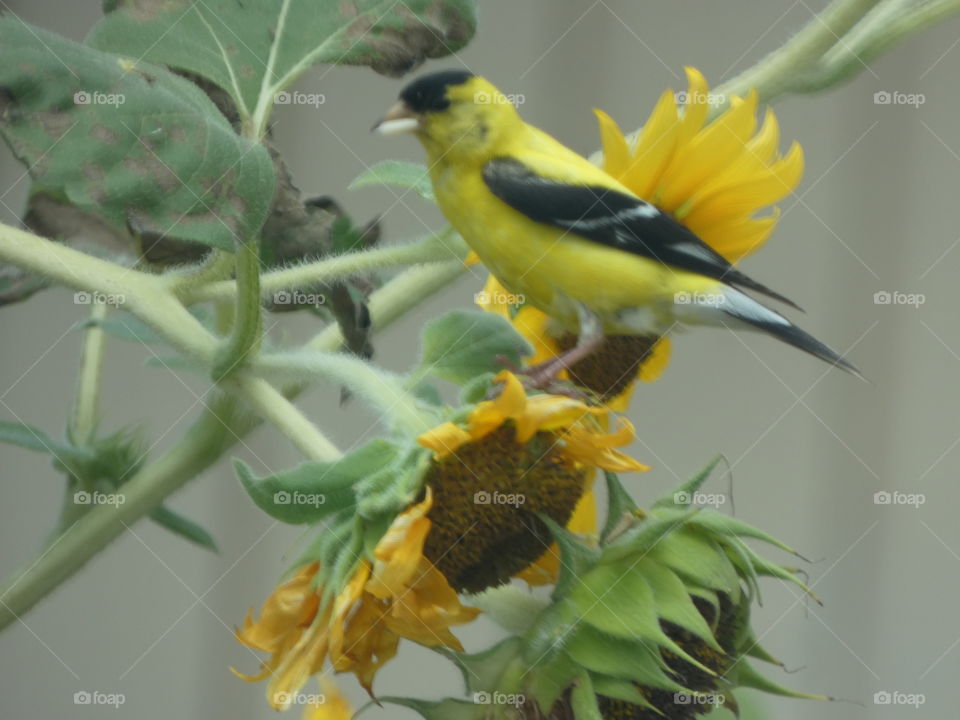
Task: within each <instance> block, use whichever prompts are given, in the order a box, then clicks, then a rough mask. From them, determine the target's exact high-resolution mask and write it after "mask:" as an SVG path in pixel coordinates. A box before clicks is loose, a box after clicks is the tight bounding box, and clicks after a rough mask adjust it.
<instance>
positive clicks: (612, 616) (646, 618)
mask: <svg viewBox="0 0 960 720" xmlns="http://www.w3.org/2000/svg"><path fill="white" fill-rule="evenodd" d="M570 599H571V600H572V601H573V602H574V603H575V604H576V605H577V609H578V610H579V615H580V617H582V618H583V621H584V622H585V623H587V624H589V625H592V626H593V627H595V628H597V630H600V631H602V632H604V633H606V634H607V635H613V636H617V637H620V638H623V639H625V640H630V639H636V640H642V641H647V642H649V643H651V644H655V645H658V646H660V647H663V648H665V649H667V650H670V651H671V652H673V653H675V654H676V655H678V656H680V657H682V658H683V659H684V660H686V661H687V662H689V663H691V664H692V665H695V666H696V667H698V668H700V670H701V671H703V672H705V673H707V674H710V675H712V674H713V672H712V671H711V670H710V669H708V668H707V667H705V666H703V665H702V664H701V663H700V662H699V661H698V660H696V659H695V658H693V657H691V656H690V655H688V654H687V653H686V651H685V650H683V648H681V647H680V646H679V645H677V644H676V643H675V642H674V641H673V640H671V639H670V638H669V637H667V635H666V633H664V632H663V629H662V628H661V627H660V617H659V616H658V614H657V610H658V598H657V597H656V596H655V595H654V594H653V591H652V590H651V589H650V586H649V584H648V583H647V581H646V579H645V578H644V576H643V567H642V566H639V564H638V563H636V562H621V563H618V564H617V565H599V566H597V567H595V568H594V569H593V570H591V571H590V572H589V573H587V574H586V575H584V576H583V578H581V581H580V583H579V584H578V585H577V586H576V588H574V590H573V591H572V592H571V593H570Z"/></svg>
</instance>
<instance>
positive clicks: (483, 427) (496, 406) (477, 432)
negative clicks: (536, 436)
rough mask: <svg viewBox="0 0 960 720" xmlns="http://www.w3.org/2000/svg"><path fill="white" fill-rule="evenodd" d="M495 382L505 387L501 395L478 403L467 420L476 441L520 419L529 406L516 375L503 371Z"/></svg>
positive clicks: (524, 391) (471, 434)
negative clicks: (508, 421)
mask: <svg viewBox="0 0 960 720" xmlns="http://www.w3.org/2000/svg"><path fill="white" fill-rule="evenodd" d="M493 380H494V382H497V383H501V384H502V385H503V389H502V390H501V391H500V394H499V395H497V397H496V398H495V399H494V400H485V401H484V402H481V403H478V404H477V406H476V407H475V408H474V409H473V412H471V413H470V417H469V418H468V420H467V422H468V423H469V424H470V437H471V438H473V439H474V440H479V439H481V438H483V437H486V436H487V435H489V434H490V433H492V432H493V431H494V430H496V429H497V428H498V427H500V426H501V425H503V423H504V422H506V421H507V420H509V419H511V418H514V417H518V416H519V415H520V414H522V413H523V410H524V408H525V407H526V406H527V393H526V390H524V389H523V383H521V382H520V380H519V378H517V376H516V375H514V374H513V373H512V372H509V371H508V370H503V371H501V372H500V373H498V374H497V375H496V377H494V379H493Z"/></svg>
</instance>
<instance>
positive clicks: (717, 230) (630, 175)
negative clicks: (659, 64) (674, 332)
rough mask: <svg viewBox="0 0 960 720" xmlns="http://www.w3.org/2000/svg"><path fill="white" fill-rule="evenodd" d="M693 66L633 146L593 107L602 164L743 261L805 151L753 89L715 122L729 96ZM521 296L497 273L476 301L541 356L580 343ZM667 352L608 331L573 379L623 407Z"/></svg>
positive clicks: (771, 219)
mask: <svg viewBox="0 0 960 720" xmlns="http://www.w3.org/2000/svg"><path fill="white" fill-rule="evenodd" d="M686 73H687V82H688V89H687V92H686V93H685V94H684V96H685V97H684V98H683V99H685V100H686V102H685V104H684V107H683V112H681V111H680V107H679V106H678V102H677V100H678V97H679V96H678V94H676V93H674V92H673V91H672V90H667V91H665V92H664V93H663V95H661V96H660V99H659V101H658V102H657V104H656V106H655V107H654V110H653V112H652V113H651V114H650V117H649V118H648V119H647V122H646V124H645V125H644V127H643V130H642V132H641V133H640V135H639V137H638V138H637V140H636V142H635V143H633V144H632V145H631V143H630V142H629V141H628V140H627V138H626V137H625V136H624V134H623V132H622V131H621V130H620V128H619V127H618V126H617V124H616V123H615V122H614V121H613V120H612V119H611V118H610V117H609V116H608V115H607V114H606V113H603V112H601V111H599V110H598V111H596V113H597V117H598V119H599V122H600V138H601V142H602V146H603V169H604V170H606V171H607V172H608V173H609V174H610V175H612V176H613V177H615V178H616V179H617V180H619V181H620V182H621V183H623V184H624V185H625V186H626V187H628V188H629V189H630V190H632V191H633V192H634V193H635V194H636V195H638V196H639V197H641V198H643V199H644V200H647V201H648V202H650V203H652V204H653V205H655V206H656V207H658V208H659V209H660V210H661V211H663V212H666V213H669V214H670V215H672V216H673V217H674V219H676V220H677V221H678V222H680V223H681V224H683V225H685V226H686V227H688V228H689V229H690V230H692V231H693V232H694V233H696V235H697V236H699V237H700V238H701V239H702V240H703V241H704V242H705V243H706V244H707V245H709V246H710V247H712V248H713V249H714V250H716V251H717V252H718V253H720V254H721V255H723V256H724V257H725V258H726V259H727V260H729V261H730V262H732V263H736V262H738V261H739V260H740V259H741V258H743V257H745V256H747V255H749V254H750V253H752V252H754V251H755V250H757V249H758V248H760V247H761V246H762V245H763V244H764V243H765V242H766V240H767V238H768V237H769V236H770V234H771V233H772V232H773V229H774V228H775V227H776V224H777V220H778V219H779V216H780V213H779V209H778V208H776V207H773V208H772V209H771V211H770V212H769V213H767V214H765V215H762V216H758V213H759V212H760V211H761V210H763V209H764V208H767V207H770V206H772V205H773V203H776V202H778V201H779V200H781V199H782V198H784V197H785V196H787V195H788V194H789V193H791V192H792V191H793V190H794V189H795V188H796V187H797V185H798V184H799V182H800V178H801V176H802V174H803V151H802V149H801V148H800V145H799V144H797V143H793V144H792V145H791V146H790V149H789V150H788V151H787V153H786V154H785V155H781V154H780V152H779V144H780V128H779V126H778V124H777V118H776V115H775V114H774V112H773V110H771V109H769V108H768V109H767V111H766V114H765V117H764V121H763V124H762V126H761V127H760V128H759V130H758V129H757V95H756V93H755V92H751V93H749V94H748V95H747V97H746V98H745V99H742V98H738V97H733V98H731V99H730V107H729V109H727V110H726V111H724V112H723V113H721V114H719V115H717V117H716V118H714V119H713V120H710V119H709V115H710V109H711V105H712V104H713V103H714V102H716V101H717V100H723V98H718V97H717V96H715V95H712V94H710V92H709V88H708V86H707V81H706V79H705V78H704V77H703V75H702V74H701V73H700V72H699V71H698V70H695V69H694V68H686ZM511 299H513V300H514V302H510V301H511ZM516 300H518V299H514V298H512V296H511V295H510V294H509V292H508V291H507V290H506V289H504V288H503V286H502V285H501V284H500V283H499V281H498V280H497V279H496V278H494V277H493V276H491V277H490V278H489V280H488V282H487V286H486V287H485V288H484V292H483V293H480V295H479V302H478V304H479V305H480V306H481V307H483V308H484V309H485V310H489V311H495V312H499V313H501V314H503V315H505V316H506V317H508V319H510V320H511V321H512V322H513V323H514V325H515V327H516V328H517V330H518V331H519V332H520V333H521V334H522V335H523V336H524V337H525V338H527V340H529V341H530V343H531V344H532V345H533V346H534V348H535V349H536V351H537V355H536V359H535V360H534V362H539V361H541V360H546V359H549V358H552V357H555V356H557V355H559V354H560V353H562V352H564V351H565V350H568V349H569V348H571V347H573V345H574V344H575V343H576V337H575V336H573V335H572V334H570V333H566V332H563V331H561V330H558V329H556V328H553V327H552V326H551V323H550V321H549V318H547V316H545V315H544V314H543V312H541V311H540V310H538V309H536V308H534V307H532V306H527V305H524V306H523V307H521V308H520V309H519V310H515V306H516V304H518V303H517V302H516ZM520 304H522V300H521V301H520ZM669 352H670V351H669V340H668V339H667V338H657V337H638V336H610V337H608V338H607V339H606V342H605V344H604V346H603V347H601V349H600V350H599V351H597V352H596V353H594V354H593V355H592V356H591V357H589V358H585V359H584V360H583V361H581V362H580V363H577V364H575V365H574V366H573V368H572V369H571V372H572V374H573V375H574V377H573V378H571V379H573V380H575V381H576V382H577V384H578V385H581V386H582V387H585V388H588V389H590V390H593V391H594V392H596V393H597V394H598V395H600V396H601V397H603V398H605V399H607V400H612V399H614V398H616V400H617V401H618V402H619V404H616V405H615V407H618V408H622V407H623V406H624V405H625V404H626V400H627V399H628V397H629V391H630V389H631V388H632V386H633V383H634V381H635V380H641V381H643V382H651V381H653V380H655V379H656V378H657V377H658V376H659V375H660V373H661V372H662V370H663V368H664V367H665V366H666V364H667V363H668V362H669Z"/></svg>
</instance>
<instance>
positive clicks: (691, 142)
mask: <svg viewBox="0 0 960 720" xmlns="http://www.w3.org/2000/svg"><path fill="white" fill-rule="evenodd" d="M686 73H687V82H688V89H687V92H686V99H687V102H686V104H685V106H684V110H683V112H682V113H681V112H680V108H679V107H678V105H677V99H676V95H675V94H674V93H673V92H672V91H670V90H667V91H666V92H664V93H663V95H661V96H660V99H659V101H658V102H657V104H656V106H655V107H654V109H653V112H652V113H651V114H650V117H649V118H648V119H647V122H646V124H645V125H644V126H643V130H642V131H641V133H640V136H639V137H638V138H637V142H636V144H635V145H634V146H633V147H632V148H631V147H630V145H629V143H628V142H627V139H626V137H625V136H624V134H623V133H622V132H621V130H620V128H619V127H618V126H617V124H616V123H615V122H614V121H613V120H612V119H611V118H610V117H609V116H608V115H606V114H605V113H603V112H600V111H597V117H598V118H599V121H600V138H601V141H602V145H603V160H604V163H603V169H604V170H606V171H607V172H608V173H609V174H610V175H612V176H613V177H615V178H617V180H619V181H620V182H622V183H623V184H624V185H626V186H627V187H628V188H630V190H632V191H633V192H634V193H635V194H637V195H638V196H640V197H642V198H643V199H644V200H647V201H649V202H651V203H653V204H654V205H656V206H657V207H658V208H660V209H661V210H664V211H665V212H668V213H671V214H672V215H673V217H674V218H676V219H677V220H678V221H679V222H681V223H683V224H684V225H686V226H687V227H688V228H689V229H690V230H692V231H693V232H694V233H696V234H697V236H699V237H700V239H701V240H703V241H704V242H705V243H707V244H708V245H709V246H710V247H712V248H713V249H714V250H716V251H717V252H718V253H720V254H721V255H723V256H724V257H725V258H727V260H729V261H730V262H736V261H738V260H740V259H741V258H743V257H745V256H746V255H748V254H750V253H751V252H753V251H755V250H756V249H758V248H759V247H760V246H762V245H763V243H764V242H765V241H766V239H767V238H768V237H769V236H770V233H771V232H773V229H774V227H775V226H776V224H777V220H778V218H779V212H778V211H777V209H776V208H774V209H773V210H772V211H771V213H770V214H769V215H767V216H765V217H756V214H757V213H758V212H759V211H760V210H762V209H764V208H766V207H769V206H770V205H773V204H774V203H776V202H778V201H779V200H781V199H783V198H784V197H786V196H787V195H789V194H790V193H791V192H793V190H794V189H795V188H796V187H797V185H798V184H799V182H800V178H801V176H802V175H803V150H802V148H801V147H800V145H799V144H797V143H793V144H792V145H791V146H790V148H789V150H787V152H786V154H785V155H781V154H780V151H779V145H780V127H779V125H778V123H777V117H776V115H775V114H774V112H773V110H771V109H769V108H768V109H767V111H766V114H765V116H764V120H763V124H762V126H761V127H760V128H759V131H758V129H757V94H756V92H753V91H751V92H750V93H749V94H748V95H747V97H746V98H745V99H743V98H737V97H734V98H731V102H730V107H729V108H728V109H727V110H725V111H724V112H723V113H721V114H720V115H718V116H717V117H716V118H715V119H713V120H709V113H710V105H711V103H712V102H713V101H714V100H715V98H714V96H713V95H711V94H710V91H709V87H708V86H707V81H706V79H705V78H704V77H703V75H702V74H701V73H700V72H699V71H698V70H696V69H694V68H686Z"/></svg>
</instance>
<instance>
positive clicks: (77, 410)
mask: <svg viewBox="0 0 960 720" xmlns="http://www.w3.org/2000/svg"><path fill="white" fill-rule="evenodd" d="M106 317H107V306H106V305H105V304H103V303H94V304H93V306H92V307H91V308H90V325H89V326H88V327H87V328H86V330H84V335H83V350H82V351H81V354H80V373H79V375H78V377H77V391H76V394H75V395H74V399H73V412H72V414H71V416H70V422H69V424H68V425H67V436H68V437H69V438H70V442H71V443H73V444H74V445H87V444H89V443H90V441H91V440H93V435H94V432H95V431H96V427H97V416H98V414H99V408H100V378H101V370H102V369H103V348H104V344H105V334H104V332H103V327H102V326H101V325H100V323H102V322H103V321H104V320H105V319H106Z"/></svg>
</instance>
